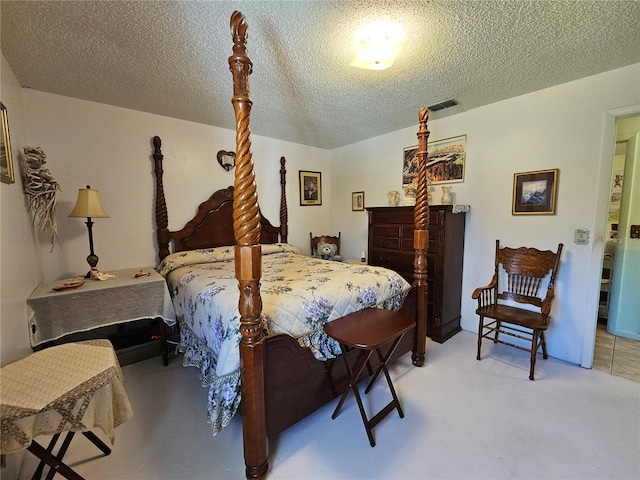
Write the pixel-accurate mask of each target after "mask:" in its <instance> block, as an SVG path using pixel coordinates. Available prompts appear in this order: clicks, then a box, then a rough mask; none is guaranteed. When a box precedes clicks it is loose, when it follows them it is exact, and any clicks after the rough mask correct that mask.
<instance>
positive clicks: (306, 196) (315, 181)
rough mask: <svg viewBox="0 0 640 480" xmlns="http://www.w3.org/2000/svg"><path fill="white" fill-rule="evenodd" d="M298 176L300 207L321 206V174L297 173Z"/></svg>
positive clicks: (301, 171)
mask: <svg viewBox="0 0 640 480" xmlns="http://www.w3.org/2000/svg"><path fill="white" fill-rule="evenodd" d="M298 173H299V175H300V205H302V206H307V205H322V174H321V173H320V172H307V171H304V170H299V171H298Z"/></svg>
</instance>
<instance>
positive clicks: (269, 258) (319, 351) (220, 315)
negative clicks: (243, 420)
mask: <svg viewBox="0 0 640 480" xmlns="http://www.w3.org/2000/svg"><path fill="white" fill-rule="evenodd" d="M158 271H159V273H160V274H161V275H162V276H164V277H165V278H166V279H167V284H168V286H169V291H170V293H171V298H172V300H173V306H174V309H175V312H176V317H177V318H178V321H179V322H180V328H181V344H182V348H183V349H184V350H185V355H184V365H185V366H186V365H194V366H197V367H198V368H199V369H200V376H201V380H202V384H203V386H208V387H209V402H208V415H209V423H210V424H211V426H212V429H213V433H214V434H216V433H217V432H219V431H220V430H222V428H224V427H225V426H226V425H227V424H228V423H229V421H230V420H231V418H232V417H233V415H234V414H235V412H236V411H237V409H238V407H239V405H240V352H239V347H238V345H239V342H240V333H239V327H240V313H239V311H238V297H239V291H238V281H237V279H236V277H235V267H234V249H233V247H217V248H210V249H202V250H192V251H188V252H179V253H174V254H172V255H169V256H168V257H166V258H165V259H164V260H163V261H162V263H161V264H160V266H159V267H158ZM260 285H261V287H260V292H261V297H262V303H263V306H262V316H263V320H264V325H265V334H270V333H286V334H289V335H291V336H293V337H295V338H296V339H297V340H298V342H299V343H300V345H302V346H306V347H309V348H310V349H311V350H312V352H313V354H314V356H315V357H316V358H317V359H319V360H326V359H329V358H334V357H335V356H337V355H339V354H340V347H339V345H338V343H337V342H335V341H334V340H333V339H331V338H329V337H328V336H327V335H326V334H325V333H324V330H323V328H322V327H323V325H324V324H325V323H326V322H330V321H331V320H334V319H336V318H339V317H342V316H344V315H346V314H348V313H351V312H354V311H356V310H360V309H363V308H367V307H379V308H386V309H390V310H393V309H395V308H397V307H398V305H399V304H400V301H401V300H402V295H403V294H404V292H405V291H406V290H407V289H408V288H409V287H410V285H409V284H408V283H407V282H406V281H405V280H404V279H403V278H402V277H401V276H400V275H398V274H397V273H395V272H393V271H391V270H388V269H385V268H380V267H372V266H369V265H350V264H347V263H341V262H332V261H327V260H321V259H318V258H314V257H309V256H305V255H301V254H300V250H299V249H298V248H297V247H295V246H293V245H288V244H269V245H262V278H261V280H260Z"/></svg>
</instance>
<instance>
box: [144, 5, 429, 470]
mask: <svg viewBox="0 0 640 480" xmlns="http://www.w3.org/2000/svg"><path fill="white" fill-rule="evenodd" d="M231 33H232V39H233V43H234V44H233V55H232V56H231V57H230V58H229V66H230V70H231V72H232V74H233V89H234V95H233V99H232V104H233V107H234V111H235V116H236V169H235V180H234V185H233V186H231V187H228V188H225V189H221V190H218V191H216V192H214V193H213V194H212V195H211V196H210V197H209V198H208V199H207V200H205V201H204V202H203V203H201V204H200V206H199V207H198V210H197V213H196V215H195V216H194V218H193V219H191V220H190V221H189V222H187V224H186V225H185V226H184V227H183V228H182V229H180V230H177V231H170V230H169V229H168V213H167V212H168V211H167V205H166V200H165V195H164V178H163V172H164V171H163V160H164V156H163V154H162V150H161V148H162V141H161V139H160V138H159V137H154V138H153V154H152V157H153V160H154V164H155V177H156V189H155V209H156V215H155V216H156V228H157V242H158V255H159V267H158V270H159V271H160V273H162V274H163V275H165V277H166V278H167V283H168V285H169V289H170V292H171V294H172V298H173V301H174V307H175V308H176V316H177V317H178V319H179V322H180V327H181V343H182V344H184V346H185V349H186V351H185V356H184V363H185V365H195V366H197V367H198V368H199V369H200V374H201V379H202V380H203V384H205V385H208V386H209V389H210V390H209V397H210V398H209V405H208V409H209V418H210V423H211V424H212V428H213V430H214V433H215V432H216V431H219V429H220V428H223V427H224V425H225V424H226V423H228V421H229V419H230V418H231V416H232V415H233V414H234V413H235V411H236V410H237V409H238V408H239V407H240V408H241V412H242V423H243V444H244V458H245V465H246V475H247V478H264V477H266V475H267V472H268V437H269V436H273V435H276V434H277V433H279V432H281V431H283V430H285V429H286V428H288V427H289V426H291V425H293V424H294V423H296V422H297V421H299V420H301V419H302V418H304V417H305V416H307V415H308V414H309V413H311V412H313V411H315V410H316V409H318V408H319V407H321V406H322V405H324V404H326V403H327V402H329V401H330V400H332V399H333V398H335V397H336V396H337V395H339V394H340V393H342V391H343V390H344V389H345V388H346V382H347V380H348V376H347V372H346V369H345V367H344V362H343V361H342V360H341V359H337V358H336V357H337V356H338V355H339V353H340V349H339V347H338V345H337V344H335V342H333V341H332V340H331V339H329V338H328V337H326V335H324V332H322V325H323V323H324V322H326V321H331V320H334V319H335V318H338V317H339V316H341V315H345V314H347V313H350V312H352V311H354V310H356V309H359V308H365V307H369V306H375V307H379V308H389V309H394V310H399V311H401V312H403V313H406V314H407V315H410V316H411V317H412V318H415V321H416V328H414V329H413V330H412V333H411V334H408V335H405V337H404V339H403V342H402V343H401V344H400V345H399V347H398V348H397V350H396V353H395V356H396V357H397V356H400V355H403V354H405V353H407V352H409V351H411V352H412V361H413V363H414V365H416V366H422V365H423V364H424V360H425V345H426V258H425V251H426V248H427V244H428V231H427V226H428V221H429V210H428V201H427V198H428V197H427V182H426V166H425V164H426V162H425V159H426V150H427V139H428V136H429V131H428V129H427V117H428V110H427V109H426V108H423V109H421V110H420V112H419V115H418V120H419V125H420V126H419V130H418V142H419V145H418V153H417V156H418V163H419V173H418V177H419V182H418V188H417V195H416V207H415V215H414V218H415V231H414V246H415V249H416V256H415V261H414V271H415V273H414V282H413V284H412V285H409V284H407V283H406V282H405V281H404V280H403V279H402V277H400V276H399V275H397V274H395V272H392V271H390V270H387V269H382V268H377V267H371V266H368V265H364V266H360V265H349V264H342V263H339V262H331V261H326V260H321V259H317V258H312V257H309V256H306V255H302V254H301V253H300V251H299V249H298V248H297V247H295V246H293V245H289V244H288V243H287V237H288V225H287V217H288V213H287V203H286V193H285V192H286V189H285V186H286V161H285V159H284V157H282V158H281V159H280V172H279V174H280V186H281V200H280V219H279V226H275V225H274V224H272V223H271V222H270V221H269V220H268V219H266V218H265V217H264V216H263V215H261V212H260V209H259V205H258V198H257V193H256V184H255V175H254V171H253V160H252V153H251V140H250V131H249V123H250V111H251V100H250V98H249V75H250V74H251V70H252V63H251V60H250V59H249V57H248V56H247V50H246V42H247V23H246V20H245V18H244V16H243V15H242V14H241V13H240V12H234V13H233V15H232V16H231ZM274 176H275V175H274ZM262 181H265V180H262ZM285 266H286V267H287V268H284V267H285ZM345 276H347V277H349V278H348V279H347V280H341V279H342V278H344V277H345ZM329 277H331V281H330V282H329V281H327V280H328V278H329ZM356 279H357V280H356ZM194 292H195V295H196V296H195V297H193V296H192V295H193V294H194ZM283 299H288V301H287V302H284V300H283ZM292 299H293V301H291V300H292ZM356 353H357V352H355V351H351V352H348V353H347V355H349V356H350V355H351V354H354V355H355V354H356ZM374 367H375V365H374Z"/></svg>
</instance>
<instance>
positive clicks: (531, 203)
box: [511, 168, 559, 215]
mask: <svg viewBox="0 0 640 480" xmlns="http://www.w3.org/2000/svg"><path fill="white" fill-rule="evenodd" d="M558 172H559V170H558V169H557V168H552V169H550V170H537V171H534V172H522V173H514V174H513V205H512V207H511V214H512V215H553V214H555V213H556V194H557V191H558Z"/></svg>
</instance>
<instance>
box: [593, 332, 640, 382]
mask: <svg viewBox="0 0 640 480" xmlns="http://www.w3.org/2000/svg"><path fill="white" fill-rule="evenodd" d="M593 368H595V369H597V370H601V371H603V372H607V373H611V374H613V375H617V376H619V377H624V378H628V379H629V380H634V381H636V382H640V342H638V341H636V340H631V339H629V338H624V337H616V336H615V335H611V334H610V333H608V332H607V329H606V326H605V325H604V324H601V323H598V329H597V330H596V347H595V351H594V355H593Z"/></svg>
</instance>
